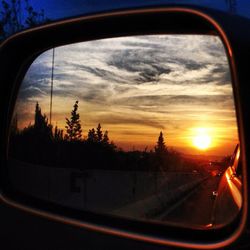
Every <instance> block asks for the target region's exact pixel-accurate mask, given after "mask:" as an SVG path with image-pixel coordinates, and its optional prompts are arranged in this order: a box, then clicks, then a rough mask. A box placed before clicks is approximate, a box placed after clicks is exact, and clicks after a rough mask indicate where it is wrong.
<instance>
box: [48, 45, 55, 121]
mask: <svg viewBox="0 0 250 250" xmlns="http://www.w3.org/2000/svg"><path fill="white" fill-rule="evenodd" d="M54 64H55V48H53V49H52V67H51V88H50V113H49V123H50V125H51V119H52V97H53V82H54Z"/></svg>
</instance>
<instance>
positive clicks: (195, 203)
mask: <svg viewBox="0 0 250 250" xmlns="http://www.w3.org/2000/svg"><path fill="white" fill-rule="evenodd" d="M219 181H220V177H217V176H214V177H213V176H211V177H209V178H208V179H207V180H206V181H205V182H204V183H203V184H201V185H200V186H198V187H197V188H196V189H195V190H193V191H192V192H191V193H190V194H189V195H188V196H186V198H185V199H183V200H181V201H180V202H179V204H177V205H176V206H175V207H174V208H173V209H172V210H171V212H169V213H167V214H162V215H161V220H162V221H165V222H173V223H180V224H182V225H183V224H186V225H192V226H199V227H200V226H209V224H210V223H211V215H212V209H213V204H214V199H213V198H212V192H213V191H215V190H217V187H218V184H219Z"/></svg>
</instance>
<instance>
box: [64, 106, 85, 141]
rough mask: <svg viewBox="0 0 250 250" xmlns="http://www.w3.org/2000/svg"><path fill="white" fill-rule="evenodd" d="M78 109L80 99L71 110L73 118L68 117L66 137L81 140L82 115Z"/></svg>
mask: <svg viewBox="0 0 250 250" xmlns="http://www.w3.org/2000/svg"><path fill="white" fill-rule="evenodd" d="M77 110H78V101H76V102H75V104H74V106H73V110H72V111H71V118H70V119H68V118H65V119H66V124H67V125H66V126H65V128H66V133H67V134H66V135H65V139H66V140H69V141H79V140H81V137H82V129H81V121H80V115H79V113H77Z"/></svg>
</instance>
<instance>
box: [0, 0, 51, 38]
mask: <svg viewBox="0 0 250 250" xmlns="http://www.w3.org/2000/svg"><path fill="white" fill-rule="evenodd" d="M23 2H24V3H25V8H23V7H22V3H23ZM0 9H1V11H0V40H1V39H5V38H6V37H8V36H10V35H11V34H14V33H16V32H18V31H20V30H22V29H24V28H29V27H34V26H36V25H38V24H41V23H45V22H48V21H49V19H48V18H46V17H45V14H44V10H41V11H35V10H34V8H33V7H32V6H31V5H30V3H29V1H28V0H25V1H21V0H11V1H9V2H8V1H6V0H2V1H1V6H0ZM23 10H24V11H25V13H23ZM23 16H24V17H25V18H24V19H23Z"/></svg>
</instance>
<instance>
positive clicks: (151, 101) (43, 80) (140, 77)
mask: <svg viewBox="0 0 250 250" xmlns="http://www.w3.org/2000/svg"><path fill="white" fill-rule="evenodd" d="M51 65H52V52H51V51H47V52H45V53H43V54H42V55H41V56H39V57H38V58H37V59H36V60H35V62H34V63H33V64H32V66H31V68H30V69H29V71H28V72H27V74H26V76H25V79H24V81H23V84H22V87H21V90H20V93H19V99H18V103H17V111H18V113H20V117H23V118H22V119H23V120H22V124H28V123H29V122H30V121H32V119H33V114H32V113H33V112H34V111H33V109H34V103H35V102H36V101H39V103H40V105H41V107H42V109H43V112H45V113H47V114H48V112H49V97H50V88H51V86H50V85H51ZM53 100H54V102H53V113H54V115H53V119H54V122H57V123H58V124H63V123H64V122H65V117H66V116H68V115H69V113H70V110H71V108H72V106H73V104H74V101H75V100H79V101H80V106H79V112H80V114H81V119H82V121H83V123H84V124H85V125H86V126H87V125H88V126H95V125H96V123H98V122H102V123H103V124H105V126H107V128H109V130H110V133H111V135H112V131H114V135H115V134H116V136H117V138H118V137H119V136H118V134H119V133H118V128H117V127H118V126H120V128H121V129H120V131H121V133H123V134H124V133H126V134H131V135H132V134H134V133H138V136H139V135H140V134H144V135H145V136H147V135H148V136H149V137H150V136H152V133H155V135H157V133H158V132H159V130H167V133H168V134H170V135H173V136H174V134H175V136H177V135H176V134H177V133H179V134H183V133H182V131H186V130H185V126H186V127H187V126H196V125H195V124H197V125H201V124H202V123H207V124H215V125H216V126H217V125H218V126H220V127H221V126H224V127H229V126H235V114H234V104H233V97H232V86H231V77H230V70H229V66H228V62H227V57H226V54H225V50H224V47H223V44H222V42H221V41H220V39H219V38H218V37H215V36H205V35H204V36H202V35H152V36H134V37H121V38H114V39H103V40H96V41H90V42H83V43H78V44H72V45H67V46H63V47H59V48H56V50H55V67H54V91H53ZM27 111H29V112H30V113H31V115H30V116H29V115H28V114H27ZM22 113H23V114H25V115H24V116H21V114H22ZM62 127H63V126H62ZM150 129H151V130H150ZM86 130H87V128H86ZM140 130H143V132H141V131H140ZM122 131H123V132H122ZM124 131H126V132H124ZM152 131H153V132H152ZM178 131H179V132H178ZM233 136H234V137H237V133H236V134H235V133H234V135H233ZM178 137H181V136H180V135H178ZM183 137H184V135H183ZM138 138H139V137H138ZM169 139H170V141H171V136H170V138H169ZM144 140H145V139H144ZM172 142H173V144H174V143H175V142H174V140H172Z"/></svg>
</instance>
